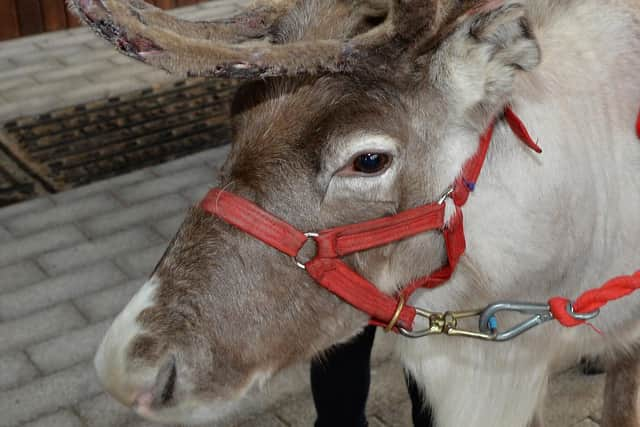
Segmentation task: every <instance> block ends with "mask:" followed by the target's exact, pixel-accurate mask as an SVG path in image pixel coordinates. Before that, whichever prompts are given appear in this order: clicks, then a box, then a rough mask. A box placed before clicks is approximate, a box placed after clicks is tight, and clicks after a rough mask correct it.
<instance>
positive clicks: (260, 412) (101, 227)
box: [0, 0, 603, 427]
mask: <svg viewBox="0 0 640 427" xmlns="http://www.w3.org/2000/svg"><path fill="white" fill-rule="evenodd" d="M243 2H244V0H238V1H229V0H223V1H216V2H211V3H206V4H201V5H198V6H194V7H189V8H184V9H181V10H178V11H176V12H175V13H176V14H180V15H182V16H186V17H190V18H193V19H207V18H213V17H217V16H221V15H229V14H232V13H234V12H236V11H237V10H238V8H239V4H241V3H243ZM170 79H171V77H169V76H168V75H166V74H165V73H164V72H163V71H154V70H152V69H150V68H148V67H146V66H145V65H142V64H139V63H138V62H136V61H133V60H130V59H128V58H126V57H123V56H121V55H119V54H117V53H116V52H115V51H114V50H113V49H112V48H111V47H109V46H107V45H106V44H105V43H104V42H102V41H100V40H98V39H97V38H96V37H95V36H94V35H93V34H91V33H90V32H89V31H88V30H87V29H85V28H80V29H74V30H71V31H66V32H60V33H54V34H51V33H49V34H44V35H40V36H35V37H29V38H24V39H19V40H16V41H10V42H4V43H0V123H2V122H3V121H5V120H8V119H10V118H13V117H16V116H19V115H22V114H33V113H38V112H44V111H47V110H49V109H52V108H58V107H64V106H68V105H70V104H74V103H77V102H86V101H89V100H91V99H97V98H100V97H104V96H109V95H115V94H119V93H122V92H127V91H129V90H133V89H139V88H142V87H146V86H148V85H150V84H154V83H157V82H166V81H168V80H170ZM226 151H227V149H226V148H220V149H215V150H210V151H206V152H203V153H200V154H197V155H194V156H190V157H187V158H183V159H180V160H176V161H173V162H170V163H166V164H164V165H159V166H156V167H153V168H149V169H144V170H140V171H137V172H134V173H131V174H128V175H123V176H120V177H117V178H113V179H110V180H107V181H103V182H98V183H95V184H92V185H89V186H86V187H81V188H77V189H74V190H71V191H67V192H64V193H60V194H56V195H50V196H46V197H42V198H39V199H34V200H31V201H28V202H24V203H21V204H18V205H13V206H9V207H6V208H3V209H0V427H14V426H24V427H63V426H64V427H67V426H70V427H77V426H84V427H115V426H117V427H129V426H131V427H144V426H152V425H154V424H152V423H149V422H146V421H143V420H141V419H139V418H137V417H136V416H134V415H132V414H131V413H130V412H129V411H128V410H127V409H126V408H124V407H122V406H120V405H119V404H117V403H116V402H115V401H114V400H113V399H111V398H109V397H108V396H106V395H105V394H104V393H102V391H101V389H100V386H99V384H98V382H97V380H96V378H95V375H94V372H93V369H92V366H91V359H92V356H93V353H94V352H95V349H96V347H97V345H98V342H99V340H100V338H101V336H102V335H103V333H104V331H105V330H106V328H107V327H108V325H109V323H110V322H111V320H112V318H113V317H114V316H115V314H116V313H117V312H118V311H119V310H120V309H121V308H122V307H123V306H124V305H125V303H126V302H127V300H128V299H129V298H130V297H131V295H132V294H133V293H134V292H135V290H136V289H137V288H138V287H139V286H140V285H141V283H142V282H143V281H144V279H145V276H146V275H147V274H148V273H149V272H150V271H151V269H152V267H153V265H154V263H155V262H156V261H157V259H158V258H159V257H160V255H161V254H162V252H163V250H164V247H165V246H166V244H167V242H168V239H169V238H170V237H172V235H173V233H174V232H175V230H176V229H177V227H178V225H179V224H180V222H181V219H182V217H183V216H184V212H185V210H186V208H187V207H188V206H189V205H190V204H192V203H194V202H195V201H197V200H199V199H200V198H201V196H202V195H203V194H204V193H205V192H206V190H207V188H208V187H209V186H210V185H211V184H212V183H213V177H214V176H215V173H216V168H218V167H219V165H220V164H221V162H222V160H223V158H224V156H225V154H226ZM381 338H382V339H378V340H377V344H376V346H377V347H376V349H375V350H374V369H373V380H372V391H371V398H370V400H369V406H368V411H369V419H370V425H371V426H372V427H381V426H398V427H405V426H409V425H410V421H409V417H410V410H409V402H408V399H407V397H406V391H405V389H404V384H403V380H402V375H401V369H400V367H399V365H398V364H397V363H396V362H395V361H393V360H392V359H391V357H390V341H389V340H388V337H384V336H383V337H381ZM307 369H308V367H307V366H298V367H296V368H294V369H291V370H290V371H288V372H286V373H283V374H282V375H280V376H279V377H278V378H276V379H275V380H274V381H273V383H272V384H271V386H270V392H269V393H266V397H265V398H264V400H261V401H257V402H256V404H255V407H254V408H253V409H252V410H251V411H250V412H248V413H245V414H241V415H239V416H237V417H236V418H234V419H232V420H229V421H228V422H227V423H224V425H226V426H243V427H258V426H260V427H270V426H279V427H283V426H292V427H294V426H311V425H312V420H313V417H314V411H313V404H312V401H311V397H310V394H309V387H308V378H307ZM602 387H603V378H602V376H594V377H584V376H581V375H578V374H577V373H576V372H575V371H569V372H567V373H565V374H563V375H561V376H560V377H558V378H556V379H555V380H554V381H553V382H552V384H551V390H550V397H549V400H548V404H547V413H546V418H547V421H548V425H549V426H550V427H567V426H568V427H594V426H597V424H596V423H597V421H598V419H599V408H600V406H601V397H600V395H601V393H602Z"/></svg>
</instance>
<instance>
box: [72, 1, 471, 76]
mask: <svg viewBox="0 0 640 427" xmlns="http://www.w3.org/2000/svg"><path fill="white" fill-rule="evenodd" d="M300 1H304V0H300ZM69 2H70V7H71V9H72V10H74V11H75V13H76V14H78V16H79V17H80V18H81V19H82V20H83V21H84V22H85V23H86V24H88V25H89V26H91V27H93V28H94V30H95V31H96V32H97V33H98V34H99V35H100V36H102V37H103V38H105V39H106V40H108V41H110V42H111V43H113V44H114V45H115V46H116V47H117V48H118V49H119V50H121V51H122V52H124V53H125V54H127V55H129V56H132V57H134V58H136V59H139V60H141V61H143V62H146V63H149V64H151V65H155V66H157V67H160V68H163V69H165V70H167V71H169V72H172V73H178V74H186V75H189V76H218V77H233V78H249V79H255V78H262V77H269V76H277V75H296V74H314V73H319V72H349V71H351V70H353V69H354V68H355V67H356V66H358V65H360V64H363V63H367V66H371V65H374V66H379V67H380V66H381V67H384V66H386V64H392V61H389V59H392V58H389V56H390V55H391V56H397V55H398V54H399V53H400V52H402V51H403V49H404V48H406V47H407V46H409V45H410V44H411V43H414V42H415V40H416V38H417V37H421V38H424V37H425V35H426V36H428V35H429V34H435V33H436V32H437V29H438V26H439V25H440V24H441V23H443V22H444V21H445V20H446V18H447V16H448V15H449V12H451V10H452V9H455V7H454V6H452V5H453V4H456V3H461V2H459V1H454V0H446V1H435V0H391V4H390V8H389V10H390V12H389V14H388V15H387V18H386V20H385V21H384V22H383V23H382V24H380V25H379V26H376V27H374V28H373V29H371V30H369V31H367V32H365V33H363V34H360V35H357V36H355V37H353V38H351V39H349V40H313V41H296V42H292V43H283V44H275V43H273V42H270V40H269V35H270V34H271V33H275V32H276V31H275V26H277V24H278V20H279V19H281V18H283V17H285V16H286V15H287V14H288V13H290V12H291V11H292V10H293V9H294V8H295V7H296V5H294V4H293V3H292V0H289V2H286V1H284V2H282V1H281V2H274V4H273V5H272V6H271V5H270V6H259V7H257V8H254V9H253V10H250V11H247V12H245V13H243V14H240V15H238V16H235V17H233V18H230V19H226V20H221V21H212V22H189V21H184V20H180V19H177V18H174V17H172V16H170V15H168V14H166V13H165V12H164V11H162V10H160V9H158V8H156V7H154V6H151V5H149V4H147V3H144V2H142V1H139V0H69ZM462 3H465V2H462ZM300 4H301V3H299V4H298V6H299V5H300ZM443 4H446V6H445V5H443Z"/></svg>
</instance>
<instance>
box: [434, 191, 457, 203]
mask: <svg viewBox="0 0 640 427" xmlns="http://www.w3.org/2000/svg"><path fill="white" fill-rule="evenodd" d="M452 194H453V187H449V188H447V190H446V191H445V192H444V193H442V195H441V196H440V198H439V199H438V201H437V203H438V204H439V205H441V204H443V203H444V202H445V201H446V200H447V199H448V198H449V196H451V195H452Z"/></svg>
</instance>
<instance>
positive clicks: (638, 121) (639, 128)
mask: <svg viewBox="0 0 640 427" xmlns="http://www.w3.org/2000/svg"><path fill="white" fill-rule="evenodd" d="M636 134H637V135H638V138H640V113H638V118H637V119H636Z"/></svg>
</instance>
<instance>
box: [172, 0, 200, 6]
mask: <svg viewBox="0 0 640 427" xmlns="http://www.w3.org/2000/svg"><path fill="white" fill-rule="evenodd" d="M197 3H198V0H177V1H176V6H177V7H181V6H191V5H193V4H197Z"/></svg>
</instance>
